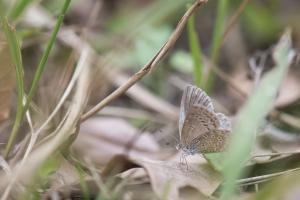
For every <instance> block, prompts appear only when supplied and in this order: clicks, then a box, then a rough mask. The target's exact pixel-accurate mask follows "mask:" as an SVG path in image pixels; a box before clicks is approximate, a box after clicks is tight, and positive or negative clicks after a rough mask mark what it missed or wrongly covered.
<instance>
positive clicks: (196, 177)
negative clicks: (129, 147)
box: [134, 160, 221, 200]
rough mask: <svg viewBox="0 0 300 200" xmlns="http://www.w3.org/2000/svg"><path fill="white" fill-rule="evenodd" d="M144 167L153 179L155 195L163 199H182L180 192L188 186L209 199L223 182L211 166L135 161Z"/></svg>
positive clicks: (204, 164) (205, 164)
mask: <svg viewBox="0 0 300 200" xmlns="http://www.w3.org/2000/svg"><path fill="white" fill-rule="evenodd" d="M134 162H136V163H137V164H139V165H141V166H143V167H144V168H145V169H146V170H147V172H148V174H149V176H150V179H151V184H152V187H153V190H154V191H155V193H156V194H157V195H158V196H159V197H160V198H163V199H170V200H171V199H172V200H176V199H180V194H179V190H180V189H181V188H184V187H186V186H191V187H193V188H195V189H197V190H198V191H199V192H200V193H201V194H202V195H203V196H205V197H206V198H209V197H210V196H211V195H212V193H213V192H214V191H215V190H216V189H217V187H218V186H219V184H220V182H221V177H220V174H219V173H218V172H216V171H214V170H213V169H212V168H211V167H210V166H209V164H207V163H202V164H190V163H189V164H188V168H187V166H186V165H182V164H179V163H178V162H172V161H154V160H134Z"/></svg>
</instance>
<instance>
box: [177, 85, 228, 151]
mask: <svg viewBox="0 0 300 200" xmlns="http://www.w3.org/2000/svg"><path fill="white" fill-rule="evenodd" d="M230 130H231V123H230V121H229V119H228V118H227V117H226V116H225V115H224V114H222V113H216V112H215V111H214V107H213V104H212V101H211V99H210V98H209V97H208V96H207V95H206V93H205V92H204V91H203V90H201V89H200V88H198V87H195V86H191V85H189V86H187V88H186V89H185V90H184V93H183V96H182V101H181V107H180V118H179V133H180V144H179V145H177V149H178V150H181V151H182V152H183V154H184V155H194V154H196V153H213V152H220V151H224V149H225V147H226V143H227V138H228V136H229V134H230Z"/></svg>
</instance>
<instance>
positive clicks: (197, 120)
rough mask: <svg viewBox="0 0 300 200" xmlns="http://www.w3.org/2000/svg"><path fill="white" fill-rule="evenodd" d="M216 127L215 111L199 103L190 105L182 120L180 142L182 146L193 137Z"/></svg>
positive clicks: (188, 142)
mask: <svg viewBox="0 0 300 200" xmlns="http://www.w3.org/2000/svg"><path fill="white" fill-rule="evenodd" d="M218 127H219V119H218V117H217V115H216V114H215V113H213V112H211V111H209V110H208V109H207V108H206V107H204V106H201V105H197V106H192V107H191V108H190V109H189V112H188V114H187V116H186V118H185V120H184V123H183V126H182V131H181V132H180V142H181V144H183V145H184V146H188V145H189V144H190V143H191V142H192V140H193V139H194V138H198V137H199V136H201V135H203V134H206V133H208V132H212V131H214V130H216V129H218Z"/></svg>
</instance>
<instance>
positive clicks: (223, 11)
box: [205, 0, 229, 93]
mask: <svg viewBox="0 0 300 200" xmlns="http://www.w3.org/2000/svg"><path fill="white" fill-rule="evenodd" d="M228 4H229V3H228V0H219V2H218V9H217V19H216V23H215V29H214V32H213V39H212V46H211V53H210V59H211V63H212V64H217V61H218V59H219V52H220V45H221V42H222V36H223V32H224V29H225V22H226V15H227V11H228ZM213 84H214V74H213V73H212V70H210V71H209V73H208V79H207V82H206V86H205V89H206V91H207V92H208V93H210V91H211V90H212V88H213Z"/></svg>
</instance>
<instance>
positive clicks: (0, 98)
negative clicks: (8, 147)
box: [0, 34, 15, 122]
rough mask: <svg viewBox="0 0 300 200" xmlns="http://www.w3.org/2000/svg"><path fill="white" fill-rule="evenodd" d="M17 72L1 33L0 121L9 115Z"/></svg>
mask: <svg viewBox="0 0 300 200" xmlns="http://www.w3.org/2000/svg"><path fill="white" fill-rule="evenodd" d="M14 87H15V73H14V68H13V64H12V61H11V59H10V55H9V49H8V45H7V43H6V42H5V41H4V36H3V35H1V34H0V122H1V121H3V120H5V119H7V118H8V117H9V112H10V108H11V102H12V101H11V98H12V94H13V89H14Z"/></svg>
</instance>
